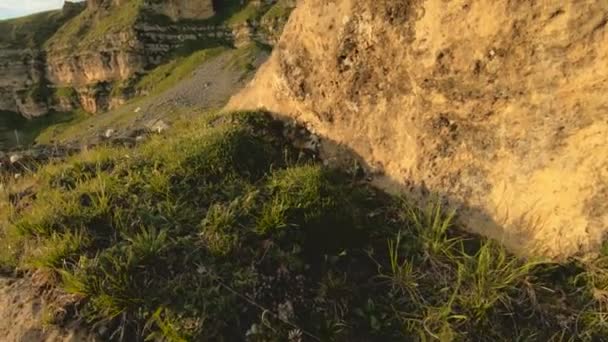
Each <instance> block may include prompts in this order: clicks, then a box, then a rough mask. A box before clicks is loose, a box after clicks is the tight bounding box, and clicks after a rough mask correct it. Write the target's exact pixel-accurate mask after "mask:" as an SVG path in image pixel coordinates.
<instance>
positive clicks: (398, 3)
mask: <svg viewBox="0 0 608 342" xmlns="http://www.w3.org/2000/svg"><path fill="white" fill-rule="evenodd" d="M607 23H608V3H607V2H603V1H557V0H555V1H538V2H521V1H507V0H479V1H467V0H457V1H449V2H446V1H443V0H427V1H406V0H390V1H389V0H386V1H375V0H374V1H372V0H357V1H355V0H337V1H321V0H303V1H301V2H300V3H299V4H298V8H297V9H296V10H295V11H294V13H293V14H292V16H291V18H290V21H289V22H288V24H287V26H286V28H285V31H284V33H283V36H282V38H281V41H280V43H279V46H278V48H277V49H276V50H275V51H274V53H273V55H272V57H271V59H270V60H269V61H268V62H267V63H266V64H265V65H264V66H263V67H262V68H261V70H260V71H259V72H258V74H257V76H256V78H255V79H254V80H253V82H252V83H251V84H250V85H249V86H248V87H247V88H246V89H245V90H244V91H243V92H241V93H240V94H238V95H237V96H235V97H234V98H233V99H232V100H231V102H230V104H229V106H228V108H229V109H239V108H240V109H244V108H258V107H264V108H266V109H268V110H271V111H273V112H276V113H279V114H281V115H286V116H289V117H292V118H295V119H297V120H300V121H304V122H307V123H308V124H309V125H310V126H312V127H313V128H314V129H315V131H316V132H318V133H319V134H320V135H321V136H324V137H325V138H326V139H327V141H332V142H335V143H338V144H341V145H343V146H345V147H346V148H348V149H350V150H352V151H353V152H355V153H356V154H358V155H359V156H361V158H363V160H364V161H365V162H366V163H367V164H368V167H369V169H370V170H373V171H374V172H376V174H377V176H376V179H375V181H376V183H377V184H379V185H381V186H383V187H384V188H386V189H389V190H394V191H399V192H404V193H407V194H410V195H411V196H412V197H414V198H418V199H420V200H423V199H425V198H428V194H429V193H438V194H440V195H441V196H442V197H443V198H445V199H446V200H447V201H448V202H449V204H450V206H452V207H455V208H457V209H459V219H460V220H461V222H462V223H463V224H464V225H465V226H466V227H468V229H470V230H471V231H474V232H478V233H481V234H484V235H487V236H490V237H493V238H496V239H498V240H500V241H502V242H504V243H505V244H506V245H507V246H509V247H510V248H511V249H512V250H514V251H516V252H519V253H522V254H537V255H545V256H549V257H554V258H561V257H567V256H571V255H575V254H587V253H592V252H594V251H596V250H597V249H598V248H599V247H600V245H601V243H602V240H603V239H604V237H605V233H606V231H607V230H608V204H607V203H608V96H607V94H608V25H607ZM330 145H333V143H332V144H329V143H326V146H328V147H329V146H330ZM326 151H329V149H326ZM329 157H330V158H331V156H329ZM333 157H336V156H335V155H334V156H333Z"/></svg>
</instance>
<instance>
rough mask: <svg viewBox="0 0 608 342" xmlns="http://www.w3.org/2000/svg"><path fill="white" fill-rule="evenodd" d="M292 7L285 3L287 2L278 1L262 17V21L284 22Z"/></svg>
mask: <svg viewBox="0 0 608 342" xmlns="http://www.w3.org/2000/svg"><path fill="white" fill-rule="evenodd" d="M292 10H293V7H292V6H290V5H289V4H288V3H287V0H278V1H277V2H276V3H275V4H274V5H272V7H270V9H268V11H266V13H264V15H263V16H262V21H275V20H280V21H286V20H287V18H288V17H289V15H290V14H291V11H292Z"/></svg>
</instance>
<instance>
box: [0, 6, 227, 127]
mask: <svg viewBox="0 0 608 342" xmlns="http://www.w3.org/2000/svg"><path fill="white" fill-rule="evenodd" d="M79 6H80V5H78V4H73V3H66V5H65V8H64V9H63V12H65V13H70V14H71V16H73V18H72V19H71V20H69V21H67V23H66V24H65V25H63V26H62V27H61V28H60V29H59V30H58V31H57V32H56V33H54V34H52V35H51V37H50V38H49V40H48V41H47V42H46V43H45V42H43V41H40V42H37V44H33V46H28V47H27V48H23V49H19V48H11V49H3V50H2V51H1V52H0V74H2V75H3V76H2V78H1V79H0V110H8V111H15V112H19V113H21V114H23V115H24V116H27V117H35V116H40V115H44V114H46V113H47V112H48V111H49V110H51V109H55V110H69V109H73V108H74V107H76V106H81V107H83V108H84V109H85V110H87V111H89V112H93V113H95V112H98V111H102V110H107V109H109V108H110V107H111V106H112V105H113V104H119V103H122V102H123V101H124V98H125V97H126V96H127V95H126V94H123V93H121V92H120V91H119V92H116V91H114V92H113V93H114V98H112V97H111V96H109V94H110V93H111V92H112V88H113V85H116V84H122V83H124V82H127V81H128V80H129V79H130V78H132V77H135V76H137V75H138V74H142V73H144V72H145V70H146V69H149V68H151V67H153V66H155V65H158V64H159V63H161V62H163V61H164V58H165V57H166V56H167V54H168V53H169V52H171V51H172V50H174V49H176V48H179V47H180V46H183V45H184V44H186V43H188V42H191V41H195V40H205V39H208V38H209V37H210V36H211V37H214V36H215V35H216V29H215V26H213V25H210V24H198V25H197V24H196V23H195V24H190V25H182V24H181V23H167V22H163V24H151V23H150V22H155V21H158V19H157V18H158V17H159V16H160V17H162V16H167V17H169V18H170V19H171V20H173V21H179V20H182V19H190V20H199V21H200V20H204V19H208V18H209V17H211V16H212V15H213V13H214V12H213V5H212V1H211V0H205V1H191V0H172V1H140V0H89V1H88V2H87V4H86V6H87V7H86V9H83V8H82V6H80V8H78V7H79ZM42 19H43V18H41V20H42ZM15 26H16V25H15ZM54 29H55V30H56V29H57V28H54ZM43 43H44V45H43ZM65 89H70V93H71V96H70V97H69V98H66V96H63V94H61V92H62V91H61V90H65ZM57 90H60V91H57ZM63 92H65V91H63Z"/></svg>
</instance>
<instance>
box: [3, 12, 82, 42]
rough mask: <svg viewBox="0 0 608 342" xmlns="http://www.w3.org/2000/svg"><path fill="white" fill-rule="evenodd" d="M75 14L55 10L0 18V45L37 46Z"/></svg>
mask: <svg viewBox="0 0 608 342" xmlns="http://www.w3.org/2000/svg"><path fill="white" fill-rule="evenodd" d="M75 14H76V13H75V12H74V13H72V14H66V13H64V12H63V11H61V10H56V11H47V12H41V13H36V14H32V15H29V16H26V17H21V18H16V19H8V20H0V47H3V48H9V49H22V48H38V47H40V46H41V45H42V44H43V43H44V42H45V41H47V40H48V39H49V38H50V37H51V36H52V35H53V34H54V33H55V31H57V30H58V29H59V28H60V27H61V26H62V25H63V24H64V23H65V22H67V21H68V20H69V19H70V18H72V17H73V16H74V15H75Z"/></svg>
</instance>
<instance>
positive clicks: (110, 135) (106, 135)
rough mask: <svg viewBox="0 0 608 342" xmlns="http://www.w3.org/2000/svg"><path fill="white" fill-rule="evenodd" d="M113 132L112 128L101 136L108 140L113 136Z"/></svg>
mask: <svg viewBox="0 0 608 342" xmlns="http://www.w3.org/2000/svg"><path fill="white" fill-rule="evenodd" d="M114 133H115V131H114V130H113V129H112V128H109V129H107V130H106V132H105V133H104V134H103V136H104V137H106V138H110V137H112V136H113V135H114Z"/></svg>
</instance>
